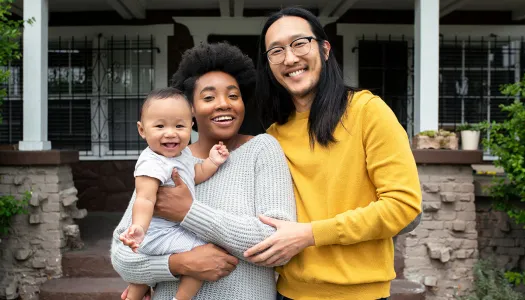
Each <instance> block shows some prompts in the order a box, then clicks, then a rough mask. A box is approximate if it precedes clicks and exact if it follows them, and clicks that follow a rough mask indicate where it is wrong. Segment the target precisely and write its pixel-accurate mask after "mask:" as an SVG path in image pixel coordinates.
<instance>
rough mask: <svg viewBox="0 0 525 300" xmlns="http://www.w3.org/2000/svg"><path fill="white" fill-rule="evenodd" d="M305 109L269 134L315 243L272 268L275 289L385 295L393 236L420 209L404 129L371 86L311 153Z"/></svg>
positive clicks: (333, 295)
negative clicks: (331, 140)
mask: <svg viewBox="0 0 525 300" xmlns="http://www.w3.org/2000/svg"><path fill="white" fill-rule="evenodd" d="M308 115H309V112H304V113H293V114H292V115H291V116H290V118H289V120H288V122H287V123H286V124H283V125H278V124H273V125H272V126H271V127H270V128H269V129H268V133H269V134H271V135H272V136H274V137H275V138H276V139H277V140H278V141H279V143H280V144H281V146H282V148H283V150H284V153H285V154H286V157H287V159H288V164H289V167H290V171H291V174H292V177H293V181H294V187H295V198H296V202H297V217H298V221H299V222H301V223H305V222H311V223H312V228H313V235H314V239H315V247H308V248H306V249H305V250H304V251H303V252H301V253H299V254H298V255H297V256H295V257H294V258H292V260H290V262H289V263H288V264H287V265H285V266H284V267H282V268H278V272H279V273H280V275H281V276H280V278H279V282H278V286H277V287H278V290H279V292H280V293H281V294H283V295H284V296H286V297H289V298H291V299H294V300H310V299H311V300H313V299H333V300H339V299H352V300H361V299H362V300H372V299H378V298H382V297H388V296H389V295H390V280H392V279H394V278H395V272H394V246H393V243H392V237H393V236H394V235H396V234H397V233H398V232H399V231H400V230H401V229H403V228H404V227H405V226H407V225H408V224H409V223H410V222H411V221H412V220H414V219H415V218H416V216H417V215H418V214H419V213H420V211H421V190H420V186H419V178H418V173H417V167H416V163H415V161H414V157H413V155H412V151H411V149H410V145H409V141H408V137H407V133H406V131H405V130H404V129H403V127H402V126H401V124H399V122H398V120H397V118H396V116H395V115H394V113H393V112H392V110H391V109H390V108H389V107H388V106H387V105H386V104H385V103H384V102H383V100H381V99H380V98H379V97H377V96H374V95H373V94H371V93H370V92H369V91H360V92H357V93H355V94H354V96H353V98H351V100H350V102H349V106H348V109H347V112H346V115H345V116H343V119H342V124H340V125H338V126H337V128H336V130H335V134H334V136H335V138H336V140H337V141H338V142H337V143H336V144H333V145H331V146H329V147H328V148H324V147H322V146H320V145H319V144H316V145H315V148H314V149H313V150H311V148H310V146H309V139H308V131H307V124H308Z"/></svg>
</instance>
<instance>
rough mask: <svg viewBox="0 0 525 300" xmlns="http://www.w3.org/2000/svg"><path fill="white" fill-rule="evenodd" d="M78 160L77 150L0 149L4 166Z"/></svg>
mask: <svg viewBox="0 0 525 300" xmlns="http://www.w3.org/2000/svg"><path fill="white" fill-rule="evenodd" d="M78 161H79V155H78V151H76V150H46V151H18V150H0V165H3V166H29V165H63V164H71V163H76V162H78Z"/></svg>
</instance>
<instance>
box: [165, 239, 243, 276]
mask: <svg viewBox="0 0 525 300" xmlns="http://www.w3.org/2000/svg"><path fill="white" fill-rule="evenodd" d="M238 263H239V260H238V259H237V258H236V257H234V256H231V255H230V254H228V252H226V251H225V250H224V249H222V248H220V247H217V246H215V245H213V244H206V245H202V246H198V247H195V248H193V249H192V250H190V251H187V252H182V253H177V254H172V255H171V256H170V259H169V267H170V271H171V273H172V274H174V275H186V276H190V277H193V278H196V279H199V280H202V281H217V280H219V279H221V278H223V277H224V276H228V275H230V273H231V272H233V270H235V268H236V266H237V264H238Z"/></svg>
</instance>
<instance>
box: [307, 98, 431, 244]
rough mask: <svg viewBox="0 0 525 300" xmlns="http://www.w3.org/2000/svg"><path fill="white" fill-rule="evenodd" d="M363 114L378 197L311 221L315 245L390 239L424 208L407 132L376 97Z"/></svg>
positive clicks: (368, 163)
mask: <svg viewBox="0 0 525 300" xmlns="http://www.w3.org/2000/svg"><path fill="white" fill-rule="evenodd" d="M362 114H363V116H362V128H363V129H362V140H363V146H364V149H365V157H366V168H367V172H368V176H369V178H370V180H371V181H372V183H373V184H374V186H375V187H376V194H377V199H371V201H370V204H369V205H368V206H366V207H362V208H357V209H354V210H350V211H346V212H344V213H341V214H338V215H336V216H335V217H334V218H331V219H326V220H319V221H314V222H312V228H313V233H314V238H315V243H316V246H323V245H331V244H343V245H349V244H355V243H359V242H364V241H369V240H375V239H385V238H390V237H393V236H395V235H396V234H398V233H399V232H400V231H401V230H402V229H404V228H405V227H407V225H409V224H410V223H411V222H412V221H413V220H415V219H416V217H417V215H418V214H419V213H420V212H421V189H420V184H419V176H418V172H417V167H416V163H415V160H414V156H413V154H412V150H411V149H410V144H409V141H408V137H407V133H406V131H405V130H404V129H403V127H402V126H401V124H399V122H398V120H397V118H396V116H395V115H394V113H393V112H392V110H391V109H390V108H389V107H388V106H387V105H386V103H384V102H383V101H382V100H381V99H380V98H378V97H374V98H372V99H370V100H369V101H368V102H367V103H366V104H365V105H364V107H363V111H362ZM415 225H417V220H416V221H415Z"/></svg>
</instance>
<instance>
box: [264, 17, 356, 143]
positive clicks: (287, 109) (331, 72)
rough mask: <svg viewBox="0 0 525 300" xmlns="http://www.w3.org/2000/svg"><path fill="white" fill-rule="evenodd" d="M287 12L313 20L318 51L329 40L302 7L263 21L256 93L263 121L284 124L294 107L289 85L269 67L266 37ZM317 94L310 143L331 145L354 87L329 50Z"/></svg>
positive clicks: (311, 119)
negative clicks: (278, 78)
mask: <svg viewBox="0 0 525 300" xmlns="http://www.w3.org/2000/svg"><path fill="white" fill-rule="evenodd" d="M285 16H295V17H299V18H302V19H304V20H306V21H307V22H308V23H309V24H310V28H311V29H312V32H313V34H314V35H315V38H316V39H318V40H319V41H320V42H319V43H318V44H319V53H320V55H322V53H325V49H324V48H323V43H322V42H321V41H325V40H328V36H327V35H326V33H325V32H324V29H323V26H322V25H321V23H320V22H319V20H318V19H317V18H316V17H315V15H314V14H312V13H311V12H310V11H308V10H306V9H303V8H299V7H288V8H284V9H282V10H280V11H279V12H276V13H274V14H272V15H271V16H270V17H269V18H268V20H267V21H266V24H264V27H263V30H262V33H261V36H260V39H259V59H258V63H257V70H258V72H257V83H256V87H255V95H256V100H257V105H258V108H259V109H258V110H259V112H260V113H261V117H262V118H263V120H264V122H268V123H273V122H277V123H278V124H284V123H286V122H287V121H288V117H289V116H290V114H291V113H292V112H293V111H294V110H295V107H294V104H293V102H292V97H291V96H290V94H289V93H288V91H286V89H285V88H284V87H283V86H282V85H281V84H279V83H278V82H277V80H276V79H275V77H274V76H273V74H272V71H271V70H270V67H269V62H268V59H267V58H266V57H265V56H264V53H265V51H266V44H265V37H266V32H267V31H268V28H269V27H270V26H271V25H272V24H273V23H274V22H276V21H277V20H279V19H280V18H282V17H285ZM315 91H316V93H315V98H314V100H313V103H312V107H311V110H310V116H309V117H308V135H309V137H310V145H311V146H312V147H314V145H315V142H317V143H319V144H320V145H322V146H325V147H326V146H329V145H330V144H331V143H335V142H337V141H336V140H335V138H334V131H335V128H336V127H337V124H338V123H339V122H340V121H341V119H342V118H343V115H344V114H345V112H346V108H347V105H348V95H349V93H352V92H353V91H355V90H354V89H352V88H350V87H348V86H346V85H345V83H344V78H343V72H342V70H341V68H340V67H339V65H338V63H337V61H336V59H335V55H334V53H333V52H332V50H330V53H329V56H328V60H324V59H322V58H321V74H320V76H319V82H318V84H317V87H316V90H315Z"/></svg>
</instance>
